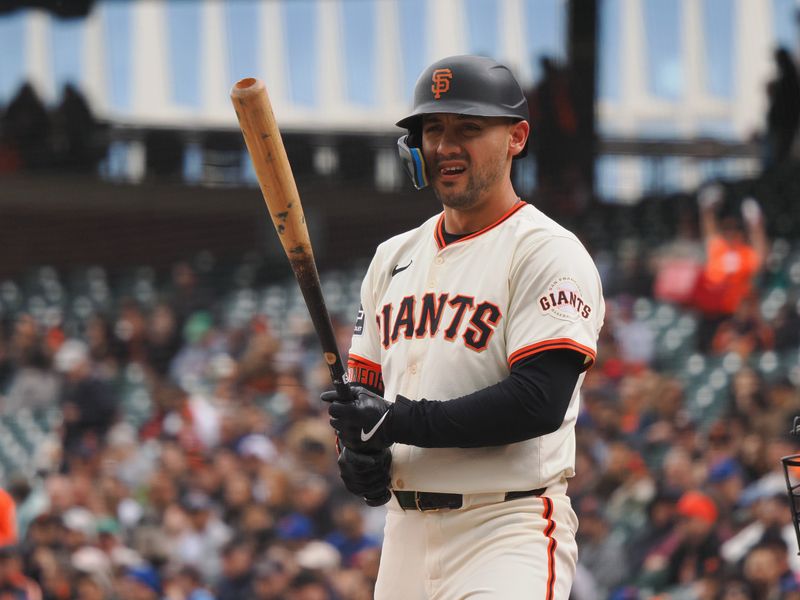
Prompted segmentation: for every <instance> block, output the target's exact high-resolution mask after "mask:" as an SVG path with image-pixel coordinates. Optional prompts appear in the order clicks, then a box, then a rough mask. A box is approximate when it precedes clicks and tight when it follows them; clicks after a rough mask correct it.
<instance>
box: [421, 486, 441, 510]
mask: <svg viewBox="0 0 800 600" xmlns="http://www.w3.org/2000/svg"><path fill="white" fill-rule="evenodd" d="M414 505H415V506H416V507H417V510H418V511H420V512H439V511H440V510H441V509H440V508H423V507H422V506H420V505H419V491H415V492H414Z"/></svg>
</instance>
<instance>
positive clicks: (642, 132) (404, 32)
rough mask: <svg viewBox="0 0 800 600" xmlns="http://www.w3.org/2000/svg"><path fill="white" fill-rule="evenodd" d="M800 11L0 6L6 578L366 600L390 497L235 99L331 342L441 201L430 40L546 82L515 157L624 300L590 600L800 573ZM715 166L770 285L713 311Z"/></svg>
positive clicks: (585, 527) (697, 3)
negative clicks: (336, 382) (369, 491)
mask: <svg viewBox="0 0 800 600" xmlns="http://www.w3.org/2000/svg"><path fill="white" fill-rule="evenodd" d="M18 4H23V5H24V6H22V7H19V6H18ZM797 11H798V4H797V2H795V1H793V0H682V1H677V0H597V2H594V1H586V2H582V1H580V2H579V1H575V2H567V1H566V0H496V1H492V0H284V1H277V0H275V1H265V2H257V1H255V0H232V1H229V2H221V1H216V0H205V1H196V2H195V1H191V0H180V1H179V0H175V1H164V2H159V1H155V0H135V1H133V0H132V1H121V0H119V1H112V0H106V1H95V2H85V1H81V2H68V1H63V2H44V1H42V2H27V3H15V2H0V110H2V121H1V123H2V129H0V136H1V137H0V240H2V252H0V318H1V319H2V321H1V322H0V412H1V413H2V415H0V472H1V473H2V477H0V481H2V488H3V489H4V490H6V491H8V492H9V493H10V494H11V496H10V498H9V499H8V500H6V499H5V496H3V497H2V498H0V499H2V500H3V505H4V506H3V510H4V511H5V512H4V514H6V515H7V513H8V507H9V506H10V505H11V501H13V502H14V503H15V504H16V517H15V520H16V521H17V526H18V527H17V534H16V536H14V534H13V533H8V532H6V533H4V534H3V535H6V534H7V537H4V538H3V543H5V544H7V545H6V546H5V547H3V548H0V565H2V566H3V569H0V589H2V590H12V589H13V590H15V591H16V592H18V593H20V594H29V595H28V596H19V597H30V598H34V597H36V596H34V595H30V594H33V592H32V591H31V588H33V587H34V586H33V583H32V582H33V581H35V582H37V583H38V585H39V586H41V588H42V590H43V592H44V595H45V597H46V598H73V597H75V598H81V599H86V600H89V599H91V598H117V597H118V598H120V599H122V600H129V599H130V600H132V599H138V598H159V597H167V598H170V599H173V598H174V599H179V598H187V599H188V598H194V599H197V598H207V597H208V596H209V595H211V597H214V598H219V599H220V600H225V599H226V598H291V599H303V598H343V599H345V598H368V597H371V596H370V594H371V582H372V580H373V578H374V569H375V565H376V560H377V556H378V550H377V547H378V546H377V544H378V542H379V538H380V535H381V519H382V516H381V512H380V510H372V511H366V510H365V509H364V507H363V506H360V505H358V504H357V503H356V504H353V503H352V502H351V501H350V499H348V497H347V495H346V494H345V493H344V491H343V490H342V488H341V486H340V484H339V483H338V481H337V478H336V476H335V465H334V462H333V451H332V447H331V444H332V440H331V439H330V437H331V436H330V434H329V433H328V429H327V423H326V418H325V414H324V410H322V408H321V407H320V406H319V401H318V400H317V397H318V393H319V391H320V390H322V389H324V388H325V387H326V386H327V381H326V379H325V377H326V371H325V369H324V368H322V366H321V365H320V361H319V357H318V351H317V347H316V344H315V341H314V339H313V336H312V335H311V332H310V326H309V323H308V320H307V318H306V315H305V308H304V306H303V304H302V300H301V298H300V296H299V293H298V292H297V291H296V289H295V285H294V283H293V282H292V281H291V279H290V273H289V269H288V266H287V265H286V261H285V258H284V257H283V255H282V250H281V249H280V247H279V245H278V243H277V240H276V239H275V237H276V236H275V235H274V233H273V231H272V226H271V224H270V223H269V221H268V220H267V219H266V215H265V211H264V207H263V202H262V200H261V199H260V196H259V192H258V190H257V188H256V186H255V179H254V175H253V171H252V168H251V167H250V165H249V162H248V159H247V156H246V154H245V152H244V148H243V144H242V141H241V135H240V133H239V132H238V131H237V129H236V123H235V118H234V115H233V111H232V108H231V107H230V103H229V100H228V95H227V94H228V90H229V89H230V86H231V85H232V84H233V83H234V82H235V81H236V80H237V79H238V78H240V77H243V76H251V75H255V76H259V77H261V78H263V79H264V80H265V81H266V83H267V86H268V88H269V90H270V95H271V97H272V100H273V102H274V105H275V112H276V115H277V116H278V120H279V122H280V124H281V127H282V130H283V131H284V132H285V133H284V140H285V143H286V145H287V150H288V153H289V158H290V161H291V162H292V166H293V169H294V172H295V176H296V178H297V180H298V186H299V188H300V192H301V195H302V198H303V203H304V207H305V210H306V215H307V219H308V222H309V226H310V229H311V234H312V238H313V241H314V244H315V250H316V254H317V260H318V263H319V265H320V269H321V273H322V279H323V283H324V288H325V294H326V298H327V299H328V302H329V305H330V309H331V312H332V314H333V317H334V320H335V322H336V325H337V328H338V331H339V332H340V334H341V340H342V349H343V351H346V348H347V338H348V336H349V334H350V331H351V328H352V323H353V320H354V317H355V314H356V310H357V307H358V287H359V282H360V277H361V275H362V274H363V272H364V270H365V268H366V263H367V261H368V260H369V258H370V256H371V253H372V251H373V249H374V247H375V245H376V244H377V243H379V242H380V241H382V240H383V239H385V238H386V237H388V236H390V235H392V234H394V233H397V232H400V231H403V230H405V229H408V228H410V227H413V226H415V225H416V224H417V223H419V222H420V221H421V220H422V219H423V218H425V217H427V216H429V215H431V214H433V213H434V212H436V211H437V205H436V201H435V199H434V198H433V196H432V195H431V194H429V193H415V192H413V191H411V190H410V184H409V182H408V181H406V179H405V178H404V176H403V174H402V173H401V171H400V166H399V163H398V161H397V158H396V151H395V141H396V138H397V135H398V134H399V132H398V131H396V130H395V129H394V128H393V127H392V123H394V121H396V120H397V118H398V116H399V115H402V114H404V112H405V111H406V110H407V107H408V105H409V102H410V94H411V90H412V88H413V83H414V81H415V78H416V75H417V73H419V72H420V71H421V70H422V68H423V67H424V66H426V65H427V64H428V63H430V62H431V61H433V60H435V59H436V58H439V57H441V56H445V55H448V54H455V53H461V52H472V53H480V54H486V55H490V56H493V57H494V58H497V59H498V60H501V61H503V62H506V63H507V64H509V66H511V67H512V68H513V69H514V70H515V72H516V73H517V75H518V77H519V78H520V81H521V82H522V83H523V85H524V86H525V87H526V89H528V90H529V93H530V99H531V103H532V106H534V107H535V108H536V110H535V111H534V112H535V119H534V131H535V133H534V136H535V138H536V139H540V140H542V142H541V146H536V147H535V148H534V152H532V153H531V156H530V157H528V158H527V159H526V160H525V161H522V162H521V163H520V164H518V165H516V167H515V173H514V179H515V184H516V186H517V189H518V191H519V192H520V194H521V195H522V197H523V198H525V199H527V200H530V201H532V202H534V203H535V204H536V205H537V206H539V207H540V208H542V209H543V210H545V212H547V213H548V214H551V215H552V216H554V217H556V218H557V219H559V220H560V221H562V222H563V223H564V224H566V225H567V226H569V227H571V228H572V229H574V230H575V231H576V233H578V235H579V237H581V239H582V240H583V242H584V243H585V244H586V245H587V247H588V248H589V249H590V251H591V252H592V254H593V256H594V258H595V261H596V262H597V264H598V267H599V269H600V271H601V275H602V277H603V283H604V289H605V293H606V296H607V301H608V304H609V315H608V319H607V323H606V325H605V328H604V332H603V338H602V339H601V342H600V353H599V360H598V365H597V367H596V368H594V369H593V372H592V375H591V376H590V378H589V379H588V380H587V384H586V386H585V387H586V394H585V397H584V410H583V415H582V418H581V423H580V426H579V430H578V437H579V452H578V471H579V472H578V477H577V478H576V479H575V481H574V483H573V485H572V486H571V495H572V497H573V500H574V502H575V504H576V508H577V511H578V514H579V516H580V517H581V531H580V533H579V535H580V548H581V552H582V555H581V556H582V558H581V566H580V570H579V574H578V578H577V580H576V586H575V590H574V596H575V598H576V599H578V600H589V599H593V598H598V599H600V598H606V597H615V598H623V597H624V598H646V597H652V596H655V595H662V596H665V597H671V598H717V597H719V598H734V597H749V598H784V597H796V596H797V595H798V583H797V575H798V574H800V560H798V559H797V556H796V554H797V542H796V541H795V539H794V529H793V527H792V524H791V518H790V511H789V507H788V504H787V501H786V495H785V486H784V483H783V472H782V471H781V466H780V461H779V457H780V456H783V455H786V454H790V453H792V452H795V451H796V450H797V446H798V444H797V442H796V441H795V440H794V439H793V438H792V437H791V436H789V435H787V433H788V431H789V429H790V426H791V420H792V417H793V416H795V414H798V413H800V398H799V397H798V385H800V364H799V363H798V350H800V339H799V338H800V315H799V314H798V310H800V304H798V291H800V243H799V242H798V240H799V239H800V222H799V221H798V219H800V216H799V215H798V211H797V209H796V206H795V204H796V201H797V198H798V195H799V194H800V173H798V168H797V167H798V163H797V159H796V157H797V153H796V145H795V152H794V157H793V156H792V155H791V153H790V155H788V156H782V155H780V153H778V154H776V150H775V145H774V144H775V142H774V140H775V137H774V135H772V134H776V135H777V137H781V135H780V134H783V137H786V135H789V134H793V133H794V130H792V131H789V130H790V129H791V128H792V125H791V124H792V123H794V127H795V128H796V121H793V120H792V119H794V118H796V117H794V116H792V115H796V114H797V112H798V111H800V97H798V96H797V95H794V96H792V89H794V88H792V86H791V85H788V87H783V88H781V87H780V86H778V85H770V82H773V81H775V80H776V79H777V78H778V75H779V73H778V71H777V69H776V64H775V61H774V57H773V51H774V49H775V48H776V47H777V46H782V47H784V48H786V49H788V50H789V51H790V53H792V54H793V56H794V58H795V64H796V62H797V51H798V45H799V44H800V35H798V20H797ZM542 57H548V58H549V59H550V62H549V63H548V65H549V66H545V63H544V62H543V61H542V60H541V58H542ZM25 83H29V84H30V85H31V86H32V87H31V88H22V86H23V85H24V84H25ZM790 83H791V82H790ZM794 85H795V88H796V86H797V84H796V74H795V84H794ZM778 89H782V90H785V89H788V90H789V92H787V94H788V98H786V97H784V98H783V101H784V105H786V106H788V107H789V108H788V109H784V113H781V114H782V115H783V118H784V121H783V122H782V123H781V122H779V123H777V124H776V122H775V120H774V117H775V112H776V111H775V109H774V106H775V103H776V90H778ZM787 115H788V116H787ZM795 142H796V140H795ZM712 181H716V182H721V183H722V185H723V189H724V192H725V200H724V201H723V203H722V206H720V207H719V209H720V214H721V215H723V216H724V215H738V214H739V207H740V204H741V202H742V200H743V199H745V198H754V199H756V200H757V202H758V203H759V204H760V206H761V210H762V211H763V215H764V223H765V226H766V233H767V236H768V239H769V243H770V246H769V252H768V255H767V257H766V260H765V261H764V262H763V265H762V267H761V268H760V269H759V271H758V273H757V275H756V276H755V278H754V284H755V287H754V295H753V297H752V298H751V299H749V300H748V301H744V302H742V304H741V306H740V307H737V309H738V310H737V311H736V313H735V314H733V313H731V314H727V315H723V316H721V317H719V316H717V317H714V318H710V317H709V316H708V315H707V314H705V313H704V312H703V311H702V310H700V309H699V307H698V306H695V305H693V304H692V299H691V298H689V296H688V292H687V291H686V290H685V289H684V288H685V287H686V286H687V285H688V284H687V283H686V281H687V279H688V280H693V279H692V278H693V277H694V276H696V275H697V272H698V271H699V270H700V269H702V267H703V265H704V261H705V257H704V253H703V239H702V234H701V231H700V224H699V222H700V215H699V212H700V211H699V210H698V196H702V194H699V191H700V190H701V187H702V186H703V185H705V184H707V183H709V182H712ZM7 520H8V519H6V521H7ZM15 537H16V539H15ZM26 586H27V587H28V588H29V589H28V591H20V590H25V588H26ZM203 589H205V592H202V591H201V590H203ZM203 593H206V595H205V596H204V595H203ZM192 594H194V595H192ZM737 594H738V595H737Z"/></svg>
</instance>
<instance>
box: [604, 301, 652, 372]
mask: <svg viewBox="0 0 800 600" xmlns="http://www.w3.org/2000/svg"><path fill="white" fill-rule="evenodd" d="M607 308H609V309H610V310H608V311H607V314H608V316H607V317H606V319H607V320H608V322H609V323H610V324H611V327H612V331H613V334H614V339H615V340H616V342H617V346H618V347H619V354H620V358H621V359H622V361H623V362H624V363H625V365H627V366H634V367H636V366H643V365H649V364H650V363H651V362H652V361H653V358H654V356H655V341H656V340H655V332H654V331H653V328H652V327H650V326H649V325H648V324H647V323H644V322H643V321H639V320H637V319H636V318H635V317H634V314H633V298H631V297H629V296H621V297H619V298H618V299H617V302H615V303H613V304H611V305H608V304H607ZM609 317H610V318H609Z"/></svg>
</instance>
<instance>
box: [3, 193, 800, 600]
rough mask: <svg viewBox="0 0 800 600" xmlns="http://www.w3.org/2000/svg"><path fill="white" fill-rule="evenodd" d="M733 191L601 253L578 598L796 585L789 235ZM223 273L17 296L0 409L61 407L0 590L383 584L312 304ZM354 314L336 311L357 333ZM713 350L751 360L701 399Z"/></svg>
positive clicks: (35, 460) (289, 590)
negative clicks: (54, 315) (352, 488)
mask: <svg viewBox="0 0 800 600" xmlns="http://www.w3.org/2000/svg"><path fill="white" fill-rule="evenodd" d="M728 196H729V194H728V193H727V190H726V188H725V187H723V186H710V187H708V188H705V189H703V190H701V192H700V194H699V195H698V199H697V201H698V208H697V211H696V213H695V214H696V215H698V216H697V219H696V221H697V222H696V223H695V227H694V228H691V227H689V228H688V229H687V232H686V233H685V234H684V233H681V234H680V235H678V236H677V237H676V238H675V239H674V240H672V241H671V242H669V243H665V244H663V245H662V246H659V247H653V248H651V249H650V250H649V251H648V252H647V253H645V256H644V257H642V256H640V257H639V258H640V260H639V261H638V262H637V263H636V264H638V265H640V266H643V268H644V269H645V270H647V271H648V273H647V281H648V282H649V283H648V285H647V286H643V285H641V284H640V283H639V284H637V281H638V279H636V277H637V276H635V275H633V274H635V273H636V269H633V270H627V267H626V262H625V260H624V252H625V245H624V244H621V245H620V247H619V249H620V250H619V251H620V252H621V253H623V254H620V256H619V257H618V259H616V260H614V261H611V262H610V263H608V262H604V261H603V260H600V259H599V258H598V264H599V266H600V270H601V275H602V277H603V279H604V283H605V285H606V289H607V292H608V299H607V301H608V318H607V322H606V324H605V326H604V328H603V331H602V336H601V339H600V342H599V352H598V361H597V364H596V366H594V367H593V369H592V370H591V371H590V372H589V374H588V376H587V378H586V381H585V383H584V387H583V389H584V396H583V404H582V412H581V414H580V418H579V426H578V448H577V475H576V477H575V478H574V479H573V480H572V482H571V484H570V490H569V493H570V496H571V497H572V499H573V502H574V505H575V507H576V511H577V513H578V515H579V518H580V528H579V532H578V536H579V548H580V561H579V567H578V568H579V572H578V576H577V578H576V583H575V587H574V590H573V596H574V598H575V600H602V599H605V598H631V599H633V598H647V597H656V596H657V597H664V598H674V599H679V598H680V599H682V598H686V599H697V600H712V599H713V600H715V599H718V598H719V599H724V600H733V599H734V598H736V599H738V598H742V599H753V600H762V599H764V600H771V599H773V598H776V599H777V598H795V597H798V598H800V580H799V579H798V575H800V559H798V552H797V550H798V548H797V541H796V539H795V531H794V527H793V523H792V518H791V513H790V510H789V506H788V499H787V494H786V485H785V481H784V473H783V470H782V465H781V461H780V458H781V457H782V456H785V455H789V454H792V453H794V452H796V451H797V449H798V440H797V439H795V438H793V437H792V436H791V435H790V434H789V432H790V428H791V423H792V419H793V417H794V416H795V415H797V414H800V395H799V394H798V387H797V384H798V379H797V378H796V377H795V375H797V373H794V374H793V373H792V372H790V370H787V371H785V372H784V374H783V375H781V376H776V377H770V378H767V377H765V376H764V374H763V373H762V372H760V370H759V369H758V367H757V365H754V364H753V358H754V357H756V356H763V355H764V353H767V352H773V353H775V356H777V357H781V356H783V355H785V354H786V355H790V354H791V353H792V352H794V353H795V360H796V353H797V350H798V348H799V347H800V340H799V339H798V334H799V333H800V327H799V326H798V314H797V310H796V306H795V304H794V302H796V300H797V298H794V297H792V296H791V295H790V293H789V292H786V294H785V296H786V297H785V298H784V302H783V303H782V304H781V308H780V310H776V311H775V312H774V314H771V315H770V316H769V318H767V317H765V315H764V311H763V306H764V302H763V300H764V298H765V297H766V296H767V295H768V294H769V293H771V291H774V290H773V288H774V286H775V285H776V284H775V281H776V280H775V278H772V279H770V278H767V277H766V274H768V272H769V268H770V265H771V262H770V261H773V260H774V257H773V254H774V252H775V248H776V247H779V248H780V247H782V248H783V249H784V251H783V254H782V256H783V257H784V259H785V258H786V257H787V256H788V255H790V254H791V251H790V250H787V249H786V246H787V244H788V243H787V242H783V246H781V245H780V244H771V243H770V241H769V240H767V239H766V232H765V227H764V225H765V224H764V217H763V214H762V212H761V209H760V208H759V204H758V202H757V201H756V200H755V199H752V198H746V199H744V201H742V199H741V198H729V197H728ZM784 263H785V261H784ZM782 264H783V263H782ZM687 265H688V267H687ZM640 275H641V273H640ZM626 277H632V279H628V280H627V281H626V279H625V278H626ZM795 284H800V281H798V282H795ZM795 284H792V283H791V281H786V282H784V287H785V288H786V289H787V290H795V292H796V290H797V289H798V286H797V285H795ZM637 285H638V288H641V291H640V292H634V295H631V291H632V290H637ZM792 285H794V287H792ZM286 286H287V287H292V286H294V283H293V282H287V283H286ZM356 287H357V281H356ZM213 290H214V287H213V286H211V285H210V282H207V281H204V279H203V277H202V276H201V274H200V272H198V271H197V270H196V269H194V268H193V267H192V266H191V265H189V264H188V263H181V264H178V265H175V267H174V269H173V270H172V272H171V273H170V274H169V275H168V276H165V280H164V281H163V282H162V284H161V285H160V286H159V287H158V290H157V294H156V296H155V298H154V299H153V300H152V301H151V302H147V303H143V302H141V301H140V300H137V299H135V296H130V297H128V296H125V295H124V294H120V295H119V297H117V296H115V298H116V299H115V302H113V303H112V304H111V305H109V307H108V308H107V309H106V310H103V311H100V310H97V311H95V312H92V313H90V314H88V315H87V316H86V318H84V319H83V320H81V321H80V323H79V324H78V325H76V324H75V323H67V322H62V321H59V320H58V319H47V318H37V317H35V316H34V315H33V314H31V313H30V312H26V311H25V310H18V311H6V312H4V313H3V315H2V316H3V318H2V320H1V321H0V323H2V326H1V327H2V329H1V330H0V420H2V419H13V418H15V415H19V414H20V413H21V412H23V411H26V412H27V413H30V414H32V415H33V417H32V418H36V417H37V416H38V415H40V414H45V415H47V414H56V415H57V418H56V419H55V420H50V421H48V420H47V419H45V422H50V423H54V424H55V425H54V426H53V427H51V428H50V429H49V430H48V431H47V435H46V436H45V437H43V438H42V439H40V440H38V441H37V443H36V445H35V447H34V448H32V450H31V453H30V456H29V457H28V458H29V459H30V460H29V461H28V463H27V465H25V468H22V469H21V470H19V471H18V472H15V471H14V470H13V469H11V468H10V467H9V465H8V464H6V465H5V471H6V472H5V476H4V477H3V478H2V488H3V493H2V494H0V598H15V599H16V598H20V599H38V598H42V599H48V600H49V599H52V600H68V599H77V600H94V599H101V598H105V599H113V600H151V599H166V600H213V599H216V600H231V599H234V598H236V599H245V598H246V599H253V600H262V599H280V598H285V599H289V600H325V599H331V600H361V599H368V598H371V597H372V587H373V584H374V580H375V575H376V572H377V565H378V560H379V553H380V541H381V535H382V521H383V511H382V510H381V509H368V508H367V507H366V506H365V505H364V504H363V503H361V502H360V501H359V500H358V499H357V498H354V497H352V496H350V495H349V494H347V492H346V491H345V490H344V488H343V487H342V485H341V484H340V482H339V480H338V473H337V469H336V464H335V451H334V439H333V434H332V431H331V430H330V427H329V425H328V423H327V412H326V411H325V407H323V406H321V403H320V401H319V400H318V396H319V393H320V392H321V391H322V390H324V389H326V388H328V386H329V385H330V382H329V379H328V371H327V368H326V367H325V366H324V364H323V363H322V361H321V360H320V355H319V350H318V345H317V343H316V341H315V338H314V335H313V333H312V330H311V327H310V324H309V323H308V319H306V318H302V317H298V316H297V315H294V316H293V317H292V318H291V319H290V322H288V323H276V322H275V320H274V318H272V319H271V318H269V317H268V316H267V315H266V314H265V313H263V312H259V311H256V312H255V314H254V315H252V316H250V317H248V318H246V319H241V318H239V319H230V318H226V316H225V310H226V309H225V307H226V298H225V297H222V296H220V294H218V293H215V292H214V291H213ZM791 293H794V292H791ZM0 299H1V298H0ZM642 303H644V304H645V305H649V306H655V305H656V304H661V305H665V306H670V307H672V309H673V310H674V311H676V314H678V315H684V316H685V317H686V318H689V319H690V320H691V321H692V322H694V323H696V324H697V326H696V329H695V330H694V334H693V335H689V336H687V337H686V338H685V339H684V338H681V340H680V341H681V344H682V345H678V346H676V347H675V348H673V349H672V354H673V356H672V358H673V359H674V360H673V361H672V362H669V361H665V360H664V356H663V354H660V353H659V351H658V348H657V346H658V336H657V335H656V333H655V332H654V330H653V329H652V327H651V325H650V323H649V322H648V321H646V320H643V319H640V318H637V317H636V313H637V310H639V309H640V308H641V305H642ZM354 318H355V314H353V315H340V316H339V318H337V319H335V320H336V329H337V335H338V336H339V338H340V345H341V348H342V350H343V352H344V351H346V349H347V347H348V345H349V336H350V333H351V327H352V320H353V319H354ZM278 332H280V333H278ZM698 356H699V357H701V358H702V359H703V360H707V361H709V362H713V361H715V360H723V359H724V360H726V361H728V362H727V363H726V364H728V363H730V357H735V358H736V359H737V361H738V362H735V361H734V363H733V364H735V368H734V369H732V370H730V381H729V382H728V383H727V384H726V385H720V386H716V388H714V389H715V390H716V392H717V393H718V394H721V395H722V396H721V399H719V402H720V404H718V405H715V406H716V408H717V409H718V410H717V411H716V412H702V411H701V412H698V411H695V410H692V409H691V406H692V404H693V403H695V404H696V398H695V396H694V395H693V393H694V392H693V390H690V382H689V379H688V377H687V376H686V373H684V372H682V371H681V368H683V367H684V366H685V363H686V359H689V358H692V357H698ZM689 362H691V361H689ZM675 365H680V368H676V367H675ZM712 379H713V378H712ZM132 388H135V389H134V390H133V392H132ZM137 394H138V395H137ZM131 398H134V399H136V398H139V399H141V398H145V399H146V402H145V403H144V404H142V403H141V402H138V401H137V402H138V403H137V402H131ZM713 401H714V402H717V400H713Z"/></svg>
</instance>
